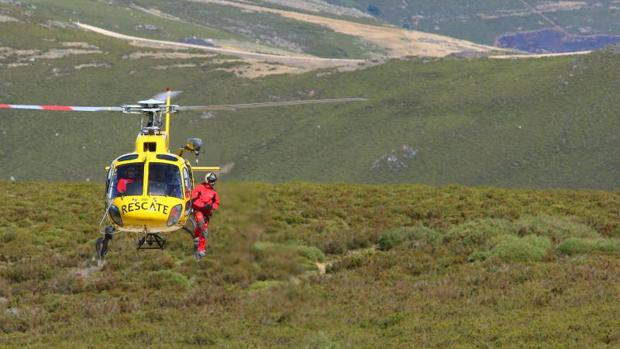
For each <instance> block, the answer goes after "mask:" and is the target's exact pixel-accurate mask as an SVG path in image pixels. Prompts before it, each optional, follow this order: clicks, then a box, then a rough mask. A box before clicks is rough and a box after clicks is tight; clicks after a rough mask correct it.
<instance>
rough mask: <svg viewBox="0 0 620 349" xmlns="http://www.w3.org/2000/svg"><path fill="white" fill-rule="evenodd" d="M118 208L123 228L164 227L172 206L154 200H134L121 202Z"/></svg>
mask: <svg viewBox="0 0 620 349" xmlns="http://www.w3.org/2000/svg"><path fill="white" fill-rule="evenodd" d="M118 208H119V210H120V214H121V217H122V219H123V223H124V225H125V226H128V225H140V226H142V225H146V226H166V221H167V220H168V216H169V214H170V211H171V209H172V206H171V205H170V204H169V203H164V202H157V201H155V200H143V201H138V200H136V201H131V202H123V203H121V205H120V206H118Z"/></svg>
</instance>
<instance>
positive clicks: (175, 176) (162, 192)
mask: <svg viewBox="0 0 620 349" xmlns="http://www.w3.org/2000/svg"><path fill="white" fill-rule="evenodd" d="M149 195H153V196H172V197H175V198H183V191H182V186H181V173H180V172H179V168H178V167H177V166H175V165H170V164H163V163H156V162H152V163H150V164H149Z"/></svg>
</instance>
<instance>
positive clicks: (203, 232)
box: [192, 172, 220, 259]
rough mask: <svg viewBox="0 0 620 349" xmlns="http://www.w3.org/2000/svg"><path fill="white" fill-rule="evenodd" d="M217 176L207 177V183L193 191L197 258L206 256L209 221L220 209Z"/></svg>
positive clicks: (208, 175) (212, 174)
mask: <svg viewBox="0 0 620 349" xmlns="http://www.w3.org/2000/svg"><path fill="white" fill-rule="evenodd" d="M216 181H217V176H216V175H215V173H213V172H209V173H207V174H206V175H205V181H204V182H202V183H200V184H199V185H197V186H196V188H194V190H193V191H192V208H193V209H194V220H195V222H196V225H195V228H194V244H195V247H196V258H199V259H200V258H202V257H204V256H205V249H206V247H207V242H208V233H209V231H208V227H209V220H210V218H211V216H212V215H213V212H215V210H217V209H218V208H219V207H220V196H219V195H218V193H217V192H216V191H215V189H214V187H215V182H216Z"/></svg>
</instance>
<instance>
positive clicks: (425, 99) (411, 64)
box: [0, 22, 620, 188]
mask: <svg viewBox="0 0 620 349" xmlns="http://www.w3.org/2000/svg"><path fill="white" fill-rule="evenodd" d="M0 26H1V27H2V30H3V32H4V33H6V34H7V35H5V36H2V38H0V46H2V47H6V49H4V50H5V51H3V53H2V55H1V56H2V57H1V58H0V59H1V61H0V63H1V64H3V69H2V70H0V80H1V81H2V82H1V84H2V86H3V88H2V89H1V90H0V100H1V101H2V102H3V103H18V104H19V103H21V104H26V103H46V104H69V105H120V104H123V103H131V102H135V101H137V100H141V99H144V98H148V96H151V95H154V94H155V93H157V92H159V91H161V90H162V89H163V88H164V87H166V86H172V87H173V88H175V89H178V90H182V91H185V93H184V95H183V96H182V99H180V100H179V101H178V102H179V103H182V104H186V105H192V104H205V103H207V104H209V103H212V104H217V103H238V102H255V101H268V100H289V99H307V98H330V97H345V96H361V97H367V98H368V99H369V101H368V102H364V103H352V104H346V105H324V106H303V107H294V108H293V107H291V108H281V109H270V110H267V109H264V110H252V111H243V112H241V111H239V112H236V113H231V112H218V113H208V114H200V113H186V114H178V115H175V116H174V119H173V122H172V125H173V134H172V137H173V144H174V145H178V146H180V145H181V144H182V143H183V142H184V141H185V139H186V138H188V137H190V136H196V137H202V138H204V139H205V141H206V156H203V157H202V158H201V163H203V164H204V163H209V164H221V165H224V164H231V165H232V164H234V167H233V168H232V170H231V172H230V173H229V174H228V176H229V178H233V179H249V180H261V181H262V180H267V181H283V180H291V179H295V180H310V181H317V180H318V181H330V182H343V181H355V182H379V183H397V182H419V183H429V184H446V183H462V184H474V185H500V186H529V187H531V186H534V187H591V188H617V187H618V185H619V184H620V176H619V175H618V173H620V171H618V170H619V166H620V165H619V164H618V161H616V160H615V158H616V156H615V154H616V153H617V151H616V150H617V149H618V147H619V146H620V144H619V142H620V139H619V138H618V137H617V135H616V132H615V130H617V129H618V128H619V126H620V125H618V122H619V121H618V120H619V119H618V117H617V110H618V107H619V106H620V99H619V97H618V94H617V93H616V92H617V90H618V84H619V82H620V75H619V74H620V73H619V72H618V70H617V69H613V67H615V66H616V65H617V64H618V63H619V62H620V56H618V55H616V53H615V52H614V51H613V50H609V51H605V52H601V53H596V54H592V55H587V56H579V57H556V58H546V59H540V60H502V61H499V60H489V59H472V60H458V59H443V60H429V59H412V60H409V61H391V62H388V63H386V64H383V65H380V66H376V67H373V68H368V69H365V70H361V71H354V72H343V73H339V72H337V71H333V70H328V71H319V72H311V73H306V74H301V75H295V76H285V75H283V76H271V77H266V78H260V79H246V78H243V77H241V76H237V75H243V74H244V73H243V72H244V71H248V70H251V69H253V68H252V67H251V66H248V64H247V63H244V62H242V61H239V60H235V59H230V58H226V57H219V56H205V55H204V53H203V52H191V51H177V52H176V53H175V51H168V50H158V49H156V48H150V47H134V46H130V45H128V44H127V43H125V42H122V41H118V40H114V39H110V38H105V37H101V36H98V35H96V34H93V33H88V32H82V31H78V30H74V29H59V28H51V29H50V28H42V27H39V26H30V25H27V24H24V23H14V22H11V23H2V24H0ZM76 42H77V43H82V44H78V45H86V46H85V47H86V48H84V47H71V45H76V44H75V43H76ZM89 45H90V46H89ZM91 46H92V47H91ZM89 47H90V48H89ZM28 50H37V51H33V52H30V51H28ZM276 66H277V65H276ZM258 69H259V70H260V68H258ZM264 69H265V72H268V69H271V68H264ZM274 69H276V68H274ZM137 131H138V120H137V119H136V118H135V117H130V116H126V115H119V114H106V113H101V114H69V113H45V112H25V111H8V110H3V111H2V117H1V118H0V134H1V137H0V144H1V146H0V159H1V160H2V161H0V171H1V173H2V176H3V177H4V178H5V179H6V180H8V179H9V178H10V177H14V178H15V179H16V180H43V179H45V180H80V181H83V180H99V179H100V178H101V177H102V174H103V170H102V169H103V167H104V166H105V165H106V164H108V163H109V162H110V161H111V160H112V159H113V158H115V157H116V156H118V155H120V154H123V153H126V152H130V151H131V150H132V149H133V140H134V137H135V134H136V132H137ZM104 135H105V136H104Z"/></svg>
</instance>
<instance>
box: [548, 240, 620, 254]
mask: <svg viewBox="0 0 620 349" xmlns="http://www.w3.org/2000/svg"><path fill="white" fill-rule="evenodd" d="M557 251H558V252H559V253H562V254H565V255H569V256H572V255H577V254H586V253H590V252H603V253H619V252H620V241H614V240H610V239H583V238H569V239H566V240H564V241H562V242H561V243H560V244H559V245H558V247H557Z"/></svg>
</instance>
